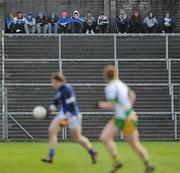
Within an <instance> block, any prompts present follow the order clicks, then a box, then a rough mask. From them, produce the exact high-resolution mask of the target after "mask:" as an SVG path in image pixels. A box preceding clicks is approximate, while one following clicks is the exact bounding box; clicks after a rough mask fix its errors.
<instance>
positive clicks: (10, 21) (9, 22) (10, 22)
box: [5, 13, 14, 33]
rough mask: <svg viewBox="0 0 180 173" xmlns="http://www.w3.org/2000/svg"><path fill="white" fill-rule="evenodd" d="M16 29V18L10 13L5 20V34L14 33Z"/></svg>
mask: <svg viewBox="0 0 180 173" xmlns="http://www.w3.org/2000/svg"><path fill="white" fill-rule="evenodd" d="M13 28H14V17H13V14H12V13H10V14H9V16H8V17H7V18H6V19H5V32H6V33H13Z"/></svg>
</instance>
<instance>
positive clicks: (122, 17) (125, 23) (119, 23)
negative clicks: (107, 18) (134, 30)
mask: <svg viewBox="0 0 180 173" xmlns="http://www.w3.org/2000/svg"><path fill="white" fill-rule="evenodd" d="M115 23H116V32H117V33H122V34H125V33H128V29H129V19H128V17H127V15H126V13H125V11H124V10H120V14H119V16H117V17H116V19H115Z"/></svg>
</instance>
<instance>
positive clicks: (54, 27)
mask: <svg viewBox="0 0 180 173" xmlns="http://www.w3.org/2000/svg"><path fill="white" fill-rule="evenodd" d="M57 20H58V18H57V15H56V13H55V12H52V13H51V14H50V15H49V18H48V33H49V34H52V33H54V34H57V33H58V24H57Z"/></svg>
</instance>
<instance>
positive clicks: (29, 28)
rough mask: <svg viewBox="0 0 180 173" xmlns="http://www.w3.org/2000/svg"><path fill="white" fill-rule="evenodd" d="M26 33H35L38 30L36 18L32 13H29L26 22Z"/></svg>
mask: <svg viewBox="0 0 180 173" xmlns="http://www.w3.org/2000/svg"><path fill="white" fill-rule="evenodd" d="M24 28H25V32H26V34H29V33H32V34H34V33H35V31H36V20H35V18H34V17H33V16H32V14H31V13H27V16H26V19H25V24H24Z"/></svg>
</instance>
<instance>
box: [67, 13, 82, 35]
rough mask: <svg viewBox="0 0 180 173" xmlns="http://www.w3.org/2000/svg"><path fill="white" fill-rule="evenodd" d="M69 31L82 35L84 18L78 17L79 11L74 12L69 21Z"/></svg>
mask: <svg viewBox="0 0 180 173" xmlns="http://www.w3.org/2000/svg"><path fill="white" fill-rule="evenodd" d="M70 20H71V21H70V29H71V32H72V33H82V32H83V27H84V18H83V17H81V16H80V13H79V11H77V10H76V11H74V12H73V16H72V17H71V19H70Z"/></svg>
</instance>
